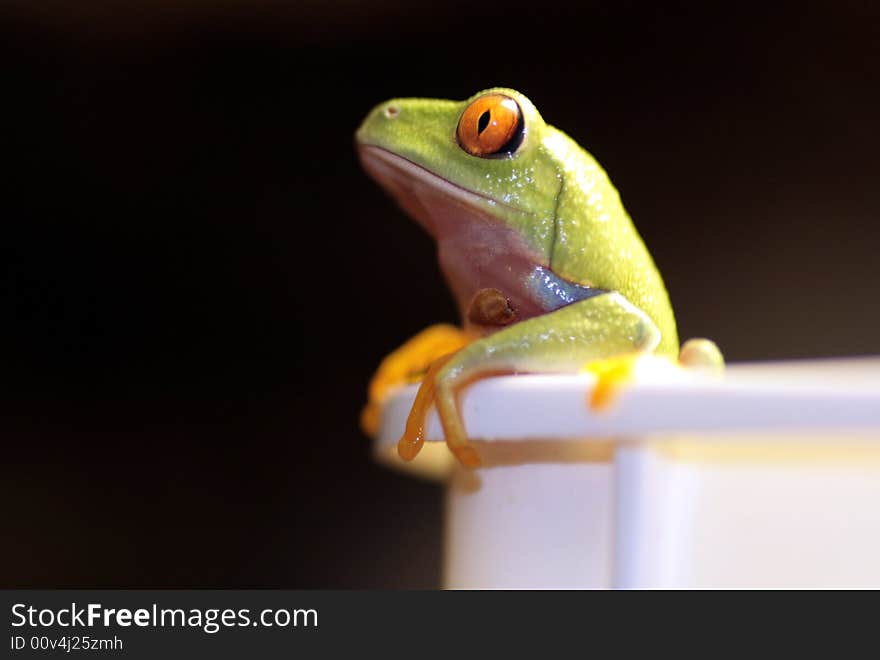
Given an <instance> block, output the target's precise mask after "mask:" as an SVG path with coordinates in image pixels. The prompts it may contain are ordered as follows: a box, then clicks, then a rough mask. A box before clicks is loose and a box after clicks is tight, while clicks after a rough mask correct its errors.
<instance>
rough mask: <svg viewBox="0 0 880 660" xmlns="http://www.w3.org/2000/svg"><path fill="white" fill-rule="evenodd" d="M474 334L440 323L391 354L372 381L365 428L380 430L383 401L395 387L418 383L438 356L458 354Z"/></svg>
mask: <svg viewBox="0 0 880 660" xmlns="http://www.w3.org/2000/svg"><path fill="white" fill-rule="evenodd" d="M471 341H472V337H471V336H470V335H468V334H467V333H466V332H464V331H463V330H460V329H459V328H456V327H455V326H452V325H446V324H438V325H432V326H431V327H429V328H425V329H424V330H422V331H421V332H420V333H419V334H417V335H416V336H414V337H413V338H412V339H410V340H409V341H407V342H406V343H405V344H403V346H401V347H400V348H398V349H396V350H395V351H393V352H392V353H390V354H389V355H388V356H387V357H386V358H385V359H384V360H382V363H381V364H380V365H379V368H378V369H377V370H376V373H375V374H374V375H373V378H372V380H371V381H370V386H369V390H368V399H367V401H368V403H367V405H366V406H364V409H363V411H362V412H361V429H362V430H363V431H364V433H366V434H367V435H369V436H374V435H376V432H377V431H378V430H379V414H380V411H381V410H382V403H383V402H384V401H385V399H386V397H387V396H388V394H389V393H390V392H391V390H393V389H394V388H396V387H398V386H400V385H407V384H410V383H417V382H418V381H419V380H420V379H421V378H422V377H423V376H424V375H425V372H426V371H427V370H428V368H429V366H430V365H431V364H432V363H433V362H435V361H436V360H437V359H438V358H440V357H441V356H444V355H448V354H450V353H454V352H455V351H457V350H458V349H460V348H461V347H462V346H465V345H466V344H468V343H470V342H471Z"/></svg>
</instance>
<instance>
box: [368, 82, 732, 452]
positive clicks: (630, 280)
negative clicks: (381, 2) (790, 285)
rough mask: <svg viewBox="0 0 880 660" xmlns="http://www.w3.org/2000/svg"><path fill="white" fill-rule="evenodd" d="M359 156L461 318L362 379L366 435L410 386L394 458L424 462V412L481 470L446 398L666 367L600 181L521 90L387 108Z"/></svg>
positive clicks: (662, 300) (703, 353)
mask: <svg viewBox="0 0 880 660" xmlns="http://www.w3.org/2000/svg"><path fill="white" fill-rule="evenodd" d="M356 146H357V150H358V154H359V156H360V160H361V162H362V164H363V166H364V168H365V169H366V171H367V172H368V173H369V174H370V175H371V176H372V177H373V178H374V179H376V181H378V182H379V183H380V184H381V185H382V186H383V187H384V188H385V189H386V190H387V191H388V192H389V193H390V194H391V195H392V196H393V197H394V198H395V199H396V200H397V202H398V203H399V204H400V205H401V206H402V207H403V209H404V210H405V211H407V212H408V213H409V214H410V215H411V216H412V217H413V218H415V220H417V221H418V222H419V223H420V224H421V225H422V226H423V227H424V228H425V229H426V230H427V231H428V232H429V233H430V234H431V236H432V237H433V238H434V239H435V240H436V242H437V248H438V256H439V262H440V266H441V268H442V270H443V273H444V275H445V277H446V280H447V281H448V283H449V285H450V287H451V289H452V292H453V294H454V297H455V299H456V302H457V305H458V307H459V310H460V313H461V317H462V319H463V329H462V330H457V329H453V328H451V327H449V326H435V327H433V328H430V329H428V330H427V331H425V332H424V333H422V334H420V335H417V336H416V338H414V339H413V340H411V341H410V342H409V343H408V344H406V345H404V346H403V347H402V348H401V349H399V350H398V351H397V352H396V353H394V354H392V355H391V356H389V358H387V359H386V361H385V362H384V363H383V365H382V366H381V367H380V369H379V372H377V376H376V377H375V378H374V381H373V383H372V385H371V400H372V404H371V406H372V408H371V407H369V406H368V408H367V410H366V411H365V417H364V422H365V426H368V427H370V426H375V421H376V420H375V413H376V410H375V407H376V405H378V404H377V400H378V399H380V398H381V396H382V393H383V392H384V391H387V388H388V386H389V385H390V384H391V383H393V382H395V381H396V382H400V381H402V380H405V379H406V377H407V375H410V376H411V375H413V374H419V375H423V377H422V385H421V388H420V390H419V392H418V394H417V396H416V402H415V404H414V406H413V411H412V413H411V414H410V420H409V423H408V425H407V431H406V433H405V434H404V437H403V438H402V439H401V442H400V445H399V446H398V451H399V453H400V455H401V456H402V457H403V458H405V459H411V458H413V457H414V456H415V455H416V454H417V453H418V451H419V449H420V448H421V445H422V442H423V440H424V438H423V428H424V419H425V415H426V413H427V411H428V409H429V407H430V406H431V405H432V404H433V405H435V406H436V408H437V412H438V415H439V417H440V420H441V423H442V427H443V431H444V434H445V437H446V442H447V445H448V446H449V448H450V450H451V451H452V452H453V453H454V454H455V455H456V457H457V458H458V459H459V460H460V461H461V462H462V463H463V464H464V465H466V466H470V467H475V466H477V465H479V456H478V454H477V452H476V451H475V449H474V448H473V447H472V446H471V445H470V444H469V443H468V439H467V433H466V430H465V426H464V422H463V420H462V417H461V414H460V411H459V408H458V399H457V396H458V394H459V393H460V392H461V390H462V388H464V387H465V386H467V385H468V384H470V383H472V382H474V381H475V380H477V379H480V378H483V377H487V376H493V375H497V374H502V373H519V372H575V371H581V370H583V369H584V367H585V365H587V364H588V363H596V362H597V361H606V362H607V361H609V359H611V361H612V362H613V360H614V359H621V358H622V359H623V361H624V362H625V361H626V359H631V356H637V355H639V354H643V353H649V352H653V353H655V354H658V355H662V356H667V357H669V358H672V359H676V358H678V357H679V345H678V335H677V332H676V327H675V318H674V316H673V313H672V307H671V305H670V303H669V296H668V295H667V293H666V288H665V287H664V285H663V280H662V278H661V277H660V273H659V272H658V271H657V268H656V266H655V265H654V261H653V259H652V258H651V255H650V254H649V253H648V250H647V249H646V248H645V245H644V243H643V242H642V239H641V238H640V236H639V235H638V233H637V232H636V229H635V227H634V226H633V223H632V220H631V219H630V217H629V215H628V214H627V212H626V211H625V210H624V208H623V205H622V204H621V201H620V197H619V195H618V193H617V191H616V190H615V188H614V187H613V186H612V184H611V182H610V181H609V179H608V176H607V175H606V174H605V171H604V170H603V169H602V168H601V166H600V165H599V164H598V163H597V162H596V160H595V159H594V158H593V157H592V156H591V155H590V154H589V153H587V152H586V151H584V150H583V149H582V148H581V147H579V146H578V145H577V144H576V143H575V142H574V141H573V140H572V139H571V138H570V137H568V136H567V135H566V134H565V133H563V132H562V131H559V130H557V129H556V128H553V127H552V126H550V125H548V124H545V123H544V120H543V119H542V118H541V115H539V114H538V111H537V109H536V108H535V106H534V105H533V104H532V102H531V101H529V99H527V98H526V97H525V96H523V95H522V94H520V93H519V92H517V91H514V90H512V89H506V88H500V87H499V88H493V89H488V90H485V91H482V92H479V93H477V94H475V95H474V96H473V97H471V98H470V99H467V100H466V101H461V102H458V101H446V100H439V99H422V98H403V99H393V100H391V101H386V102H385V103H382V104H380V105H379V106H377V107H376V108H374V109H373V110H372V112H370V114H369V115H368V116H367V118H366V119H365V120H364V122H363V123H362V124H361V126H360V128H359V129H358V130H357V133H356ZM680 359H681V361H682V363H686V364H689V365H700V366H720V365H721V364H723V360H722V358H721V354H720V352H719V351H718V349H717V347H716V346H715V345H714V344H713V343H712V342H710V341H708V340H692V342H688V343H687V344H686V345H685V347H684V349H683V350H682V352H681V358H680Z"/></svg>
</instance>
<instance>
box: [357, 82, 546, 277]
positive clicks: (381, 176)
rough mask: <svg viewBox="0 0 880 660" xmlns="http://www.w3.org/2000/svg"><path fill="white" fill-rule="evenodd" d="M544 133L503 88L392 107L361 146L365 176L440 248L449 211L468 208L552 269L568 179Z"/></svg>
mask: <svg viewBox="0 0 880 660" xmlns="http://www.w3.org/2000/svg"><path fill="white" fill-rule="evenodd" d="M545 128H546V125H545V124H544V120H543V119H541V115H540V114H538V111H537V109H535V106H534V105H532V103H531V101H529V100H528V99H527V98H526V97H525V96H523V95H522V94H520V93H519V92H517V91H514V90H512V89H506V88H502V87H496V88H492V89H487V90H484V91H482V92H479V93H477V94H475V95H474V96H472V97H471V98H469V99H467V100H466V101H460V102H459V101H445V100H439V99H418V98H410V99H392V100H390V101H386V102H385V103H382V104H380V105H378V106H377V107H376V108H374V109H373V110H372V112H370V114H369V115H368V116H367V118H366V119H365V120H364V122H363V124H361V126H360V128H359V129H358V131H357V134H356V141H357V146H358V152H359V155H360V158H361V161H362V162H363V165H364V167H365V168H366V170H367V171H368V172H369V173H370V174H371V176H373V178H375V179H376V180H377V181H378V182H379V183H380V184H382V185H383V186H384V187H385V188H386V189H388V191H389V192H390V193H391V194H392V195H393V196H394V197H395V198H396V199H397V200H398V202H399V203H400V204H401V205H402V206H403V207H404V208H405V209H406V210H407V211H408V212H410V213H411V214H412V215H413V216H414V217H415V218H416V219H417V220H418V221H419V222H420V223H421V224H422V225H423V226H424V227H425V228H426V229H427V230H428V231H429V232H430V233H431V234H432V235H433V236H434V237H435V238H437V239H438V241H440V240H442V239H443V234H444V231H445V229H448V228H447V227H444V226H443V225H444V219H443V218H441V217H439V216H442V215H448V214H444V213H442V209H443V207H444V206H446V205H454V206H456V207H458V208H459V209H460V208H461V207H462V206H463V207H465V208H466V209H468V210H471V211H474V212H476V213H478V214H479V215H480V216H483V215H485V216H487V217H489V218H493V219H495V220H496V221H501V222H502V223H503V224H504V225H506V226H507V227H508V228H510V229H512V230H514V231H515V232H516V233H517V234H518V235H519V236H520V237H521V238H522V239H523V240H524V241H525V243H526V244H527V245H528V246H529V247H530V248H531V249H532V250H533V251H534V252H535V253H536V255H539V256H541V257H543V259H542V261H546V260H547V259H548V258H549V250H550V247H551V244H552V240H553V230H554V213H555V202H556V197H557V195H558V193H559V189H560V185H561V179H560V176H559V168H558V166H557V165H556V163H555V162H554V160H553V157H552V154H551V152H550V151H549V150H547V149H545V148H544V146H543V144H542V137H543V134H544V132H545ZM444 198H445V203H444ZM429 202H430V208H426V207H427V206H429ZM437 211H440V212H439V213H438V212H437Z"/></svg>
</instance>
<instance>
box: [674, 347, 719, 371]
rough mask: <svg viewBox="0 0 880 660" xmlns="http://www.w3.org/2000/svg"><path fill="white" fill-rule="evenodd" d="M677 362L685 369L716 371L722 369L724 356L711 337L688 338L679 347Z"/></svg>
mask: <svg viewBox="0 0 880 660" xmlns="http://www.w3.org/2000/svg"><path fill="white" fill-rule="evenodd" d="M678 362H679V364H680V365H681V366H683V367H685V368H686V369H700V370H703V371H716V372H717V371H721V370H722V369H724V356H722V355H721V351H720V350H719V349H718V346H717V345H716V344H715V342H714V341H712V340H711V339H688V340H687V341H686V342H685V343H684V345H683V346H682V347H681V352H680V353H679V354H678Z"/></svg>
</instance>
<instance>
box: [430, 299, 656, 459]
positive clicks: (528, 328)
mask: <svg viewBox="0 0 880 660" xmlns="http://www.w3.org/2000/svg"><path fill="white" fill-rule="evenodd" d="M659 342H660V332H659V330H658V329H657V327H656V326H655V325H654V323H653V322H652V321H651V320H650V318H648V316H647V315H646V314H645V313H644V312H642V311H641V310H640V309H638V308H637V307H635V306H634V305H632V304H631V303H630V302H629V301H627V300H626V298H624V297H623V296H621V295H620V294H618V293H606V294H602V295H600V296H596V297H594V298H589V299H587V300H583V301H580V302H577V303H572V304H571V305H568V306H566V307H562V308H561V309H558V310H556V311H554V312H550V313H548V314H544V315H542V316H537V317H534V318H531V319H528V320H525V321H522V322H520V323H517V324H515V325H512V326H509V327H507V328H505V329H503V330H500V331H498V332H496V333H495V334H493V335H490V336H488V337H485V338H483V339H480V340H478V341H475V342H473V343H471V344H469V345H468V346H466V347H464V348H462V349H461V350H460V351H458V352H457V353H455V354H454V355H453V356H452V357H450V358H449V360H448V361H447V362H445V364H443V365H442V367H441V368H440V369H439V370H437V373H436V376H434V383H433V387H434V398H435V404H436V407H437V413H438V415H439V417H440V421H441V423H442V425H443V432H444V435H445V436H446V444H447V446H448V447H449V449H450V451H452V453H453V454H455V456H456V457H457V458H458V460H459V461H461V463H462V464H464V465H466V466H468V467H477V466H479V464H480V458H479V455H478V454H477V451H476V450H475V449H474V448H473V447H472V446H471V445H470V444H469V443H468V437H467V432H466V429H465V426H464V421H463V420H462V417H461V412H460V410H459V405H458V395H459V393H460V392H461V391H462V389H463V388H465V387H467V386H468V385H469V384H471V383H473V382H474V381H476V380H479V379H481V378H485V377H488V376H494V375H497V374H499V373H513V372H533V373H541V372H545V373H547V372H555V373H565V372H577V371H580V370H581V369H582V368H583V366H584V365H586V364H587V363H589V362H591V361H593V360H596V359H599V358H607V357H611V356H615V355H623V354H632V353H640V352H645V351H652V350H654V348H655V347H656V346H657V345H658V343H659Z"/></svg>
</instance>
